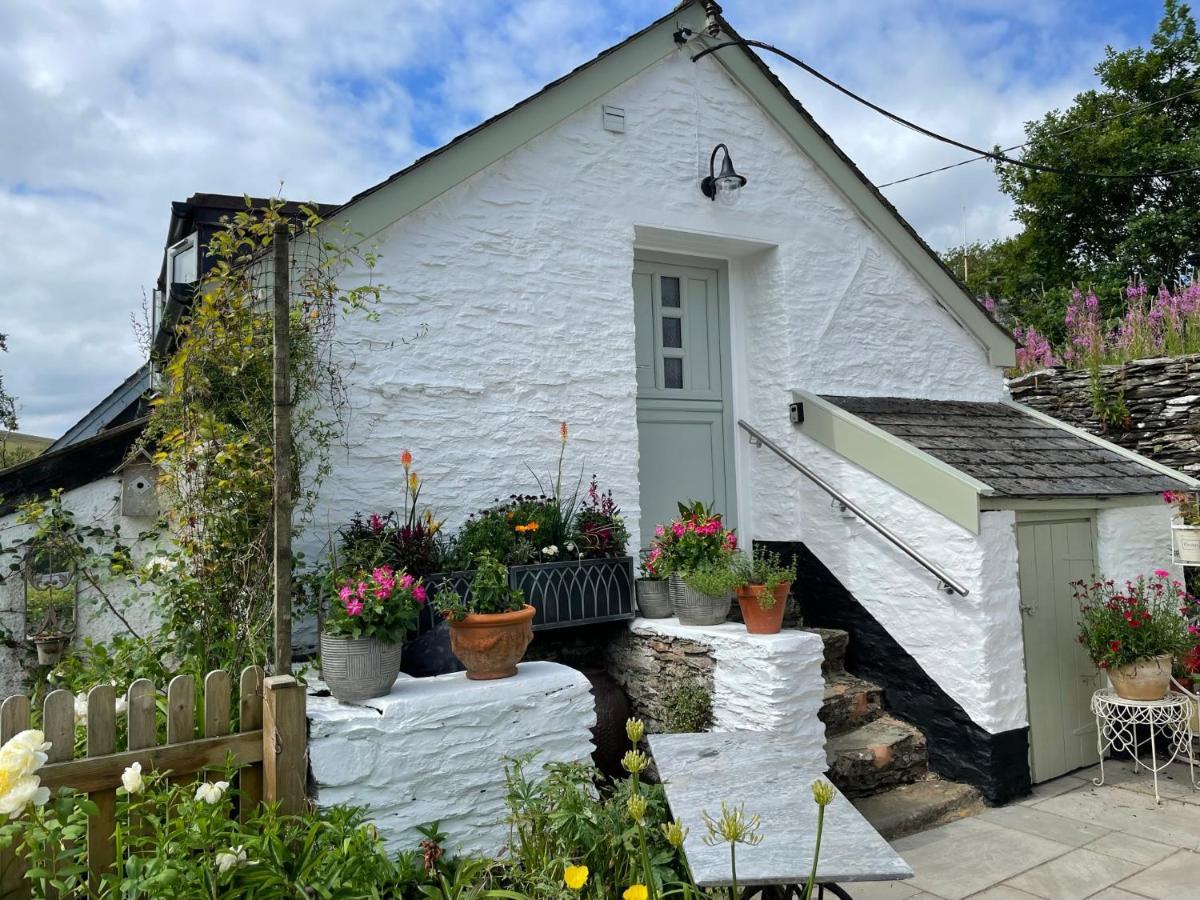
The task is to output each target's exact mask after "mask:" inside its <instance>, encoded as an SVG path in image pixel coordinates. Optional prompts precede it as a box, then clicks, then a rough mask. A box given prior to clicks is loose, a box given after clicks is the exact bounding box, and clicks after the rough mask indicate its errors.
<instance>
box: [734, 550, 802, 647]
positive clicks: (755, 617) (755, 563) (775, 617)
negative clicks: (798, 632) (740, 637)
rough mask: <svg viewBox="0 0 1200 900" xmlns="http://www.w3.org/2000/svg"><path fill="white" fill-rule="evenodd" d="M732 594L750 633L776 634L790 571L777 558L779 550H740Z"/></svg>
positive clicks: (791, 572) (784, 606)
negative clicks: (742, 551) (745, 552)
mask: <svg viewBox="0 0 1200 900" xmlns="http://www.w3.org/2000/svg"><path fill="white" fill-rule="evenodd" d="M734 573H735V574H736V575H737V583H736V585H735V587H734V594H735V595H736V596H737V601H738V606H739V607H740V608H741V610H742V619H743V620H744V621H745V623H746V630H747V631H748V632H750V633H751V634H776V633H778V631H779V629H780V628H782V627H783V614H784V613H785V612H786V611H787V597H788V591H789V590H791V587H792V578H793V577H794V574H795V573H794V572H793V570H792V569H789V568H788V567H787V566H785V565H783V563H781V562H780V559H779V554H778V553H772V552H770V551H769V550H763V549H761V548H760V549H757V550H755V551H754V553H753V554H752V555H746V554H740V555H739V556H738V557H737V559H736V561H735V562H734Z"/></svg>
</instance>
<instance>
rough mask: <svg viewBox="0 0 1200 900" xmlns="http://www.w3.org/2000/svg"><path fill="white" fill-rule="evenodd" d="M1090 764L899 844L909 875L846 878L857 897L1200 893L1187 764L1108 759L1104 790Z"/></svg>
mask: <svg viewBox="0 0 1200 900" xmlns="http://www.w3.org/2000/svg"><path fill="white" fill-rule="evenodd" d="M1098 771H1099V769H1098V768H1094V769H1086V770H1084V771H1081V772H1076V773H1075V774H1073V775H1066V776H1064V777H1062V778H1059V779H1056V780H1054V781H1050V782H1046V783H1045V784H1040V785H1038V786H1037V788H1035V789H1034V793H1033V795H1032V796H1030V797H1027V798H1026V799H1024V800H1021V801H1018V802H1017V803H1014V804H1012V805H1010V806H1005V807H1001V808H997V809H989V810H987V811H986V812H983V813H980V814H979V815H978V816H974V817H972V818H968V819H960V820H958V821H956V822H951V823H950V824H948V825H942V826H940V827H938V828H933V829H930V830H929V831H925V832H922V833H920V834H915V835H912V836H911V837H907V838H901V839H900V840H898V841H895V842H894V843H893V846H894V847H895V848H896V850H897V851H899V853H900V855H901V856H903V857H904V858H905V860H907V861H908V864H909V865H910V866H912V868H913V872H914V873H915V877H914V878H912V879H909V880H907V881H893V882H886V883H876V884H847V885H846V888H847V890H849V892H850V894H851V896H853V897H854V900H881V898H887V900H960V898H965V897H971V898H978V900H1031V898H1042V900H1083V898H1086V897H1091V898H1095V900H1144V898H1146V897H1152V898H1164V900H1166V898H1170V900H1185V898H1192V897H1197V898H1200V852H1198V851H1200V791H1192V790H1191V788H1190V786H1189V783H1188V769H1187V766H1181V765H1175V766H1172V767H1171V769H1170V770H1168V772H1167V773H1164V774H1163V775H1162V776H1160V777H1159V793H1160V794H1161V795H1162V797H1163V802H1162V804H1161V806H1158V807H1157V808H1156V807H1155V803H1154V794H1153V788H1152V784H1151V781H1150V778H1149V777H1147V776H1146V775H1133V774H1132V773H1131V772H1130V771H1129V764H1128V763H1127V762H1122V761H1112V762H1106V763H1105V774H1106V775H1107V778H1106V782H1107V783H1106V784H1105V786H1104V787H1095V786H1094V785H1093V784H1092V783H1091V779H1092V778H1093V777H1094V776H1095V775H1096V774H1097V773H1098Z"/></svg>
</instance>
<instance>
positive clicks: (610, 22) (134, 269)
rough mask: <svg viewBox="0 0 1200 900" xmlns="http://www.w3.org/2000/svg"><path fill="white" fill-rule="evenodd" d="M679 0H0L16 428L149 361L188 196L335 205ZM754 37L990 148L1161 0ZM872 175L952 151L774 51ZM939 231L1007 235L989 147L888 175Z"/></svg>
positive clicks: (47, 419) (56, 419) (1142, 36)
mask: <svg viewBox="0 0 1200 900" xmlns="http://www.w3.org/2000/svg"><path fill="white" fill-rule="evenodd" d="M671 5H673V0H663V2H661V3H656V2H650V0H638V2H634V0H607V2H594V3H586V2H578V0H575V2H567V0H504V2H501V0H406V2H405V0H388V2H374V3H371V4H349V3H337V2H328V0H325V2H316V0H294V2H290V3H288V4H275V3H257V4H246V3H244V2H240V0H209V2H205V3H189V4H184V3H179V2H151V0H140V2H139V0H56V2H55V3H52V4H34V3H16V2H10V3H7V4H5V9H4V15H3V20H4V25H5V27H4V28H3V29H0V247H3V250H2V251H0V284H3V285H4V287H3V289H2V291H0V332H5V333H7V334H8V335H9V348H10V352H9V353H8V354H7V355H5V356H4V357H2V358H0V371H3V373H4V380H5V384H6V386H7V387H8V388H9V389H10V390H11V391H12V392H13V393H15V394H16V395H17V396H18V399H19V401H20V414H21V428H22V430H24V431H29V432H34V433H40V434H47V435H58V434H60V433H61V432H62V431H64V430H65V429H66V428H67V427H68V426H70V425H71V424H72V422H74V421H75V420H76V419H77V418H78V417H79V416H80V415H81V414H82V413H84V412H85V411H86V410H87V409H89V408H90V407H91V406H92V405H94V404H95V403H96V402H97V401H99V400H100V399H101V398H102V397H103V396H104V395H105V394H106V393H107V392H108V391H109V390H111V389H112V388H113V387H115V386H116V385H117V384H118V383H120V381H121V380H122V379H123V378H124V377H125V376H126V375H128V374H129V372H131V371H132V370H133V369H134V368H136V366H137V365H138V364H139V363H140V361H141V357H142V351H141V349H140V348H139V347H138V344H137V341H136V340H135V338H134V330H133V327H132V321H131V320H138V319H141V318H142V314H143V313H142V310H143V299H144V296H145V295H146V294H148V293H149V291H150V288H151V286H152V283H153V280H154V278H155V277H156V275H157V271H158V265H159V261H160V254H161V252H162V243H163V238H164V236H165V231H166V227H167V216H168V213H169V209H170V202H171V201H172V200H180V199H184V198H185V197H187V196H189V195H191V194H192V193H194V192H197V191H209V192H221V193H232V194H241V193H250V194H257V195H270V194H274V193H276V192H277V191H278V190H279V186H280V184H281V183H283V184H284V185H285V193H286V194H287V195H288V196H289V197H294V198H299V199H315V200H319V201H324V202H339V201H342V200H345V199H347V198H348V197H349V196H351V195H352V194H354V193H356V192H357V191H359V190H362V189H363V188H365V187H367V186H369V185H371V184H374V183H375V182H377V181H379V180H381V179H383V178H385V177H386V176H387V175H389V174H390V173H392V172H394V171H395V170H397V169H399V168H401V167H403V166H404V165H406V164H407V163H409V162H411V161H412V160H413V159H414V158H415V157H416V156H419V155H420V154H421V153H423V152H426V151H428V150H430V149H432V148H434V147H436V146H438V145H439V144H441V143H443V142H444V141H446V140H447V139H449V138H451V137H453V136H454V135H456V134H458V133H460V132H461V131H463V130H465V129H467V128H470V127H471V126H472V125H474V124H476V123H477V122H479V121H480V120H481V119H483V118H486V117H488V116H491V115H493V114H495V113H496V112H498V111H500V110H502V109H504V108H506V107H508V106H509V105H511V104H512V103H515V102H516V101H518V100H520V99H522V98H523V97H525V96H527V95H528V94H529V93H531V92H533V91H534V90H536V89H537V88H539V87H540V86H541V85H543V84H545V83H546V82H548V81H551V80H553V79H555V78H557V77H559V76H560V75H562V74H563V73H565V72H566V71H568V70H569V69H571V68H573V67H574V66H576V65H578V64H580V63H581V62H583V61H585V60H587V59H589V58H590V57H592V56H594V55H595V54H596V53H597V52H599V51H600V50H603V49H604V48H605V47H607V46H609V45H611V44H613V43H615V42H617V41H619V40H620V39H622V38H623V37H624V36H626V35H627V34H629V33H631V32H633V31H635V30H637V29H639V28H641V27H643V26H644V25H646V24H647V23H648V22H650V21H652V20H653V19H654V18H656V17H658V16H660V15H662V14H664V13H665V12H666V11H668V9H669V8H670V6H671ZM723 6H724V9H725V14H726V17H727V18H728V19H729V20H730V22H731V23H732V24H733V26H734V27H735V28H737V29H738V30H739V31H740V32H741V33H742V35H743V36H745V37H750V38H758V39H761V40H767V41H770V42H772V43H775V44H778V45H779V46H781V47H783V48H784V49H787V50H789V51H791V52H793V53H795V54H797V55H799V56H801V57H802V58H804V59H806V60H807V61H809V62H810V63H812V64H813V65H815V66H816V67H817V68H819V69H822V70H823V71H825V72H827V73H828V74H830V75H832V76H834V77H835V78H837V79H839V80H841V81H843V82H844V83H845V84H847V85H848V86H850V87H852V88H853V89H855V90H857V91H859V92H860V93H862V94H864V95H866V96H868V97H870V98H871V99H873V100H876V101H877V102H879V103H881V104H882V105H884V106H887V107H889V108H892V109H894V110H895V111H897V112H899V113H900V114H902V115H905V116H907V117H909V118H911V119H914V120H916V121H918V122H921V123H922V124H925V125H927V126H929V127H931V128H934V129H936V130H940V131H942V132H944V133H948V134H951V135H953V136H955V137H958V138H960V139H963V140H965V141H968V142H970V143H976V144H978V145H982V146H990V145H992V144H993V143H1000V144H1005V145H1007V144H1015V143H1017V142H1019V140H1020V139H1021V136H1022V131H1021V123H1022V122H1023V121H1025V120H1027V119H1030V118H1034V117H1037V116H1039V115H1040V114H1041V113H1042V112H1044V111H1045V110H1046V109H1048V108H1051V107H1061V106H1063V105H1066V104H1067V103H1069V102H1070V99H1071V97H1072V96H1073V95H1074V94H1075V93H1077V92H1078V91H1079V90H1082V89H1085V88H1087V87H1089V86H1091V85H1093V84H1094V82H1095V79H1094V76H1093V74H1092V69H1093V67H1094V65H1095V63H1096V62H1097V61H1098V60H1099V59H1100V58H1101V55H1102V53H1103V49H1104V47H1105V45H1106V44H1112V45H1114V46H1116V47H1118V48H1124V47H1127V46H1129V45H1131V44H1137V43H1144V42H1145V41H1146V40H1147V38H1148V37H1149V35H1150V33H1151V32H1152V31H1153V29H1154V27H1155V25H1156V24H1157V21H1158V19H1159V17H1160V14H1161V5H1160V4H1159V3H1157V2H1148V0H1132V2H1118V0H1101V2H1083V0H1040V2H1038V3H1022V2H1017V3H1012V2H1000V0H957V2H951V0H861V2H855V3H849V2H844V3H828V2H823V3H822V2H809V0H727V2H725V3H724V4H723ZM768 61H769V62H770V64H771V65H772V67H773V68H774V69H775V70H776V71H777V72H778V73H779V74H780V76H781V77H782V78H783V79H784V80H785V82H786V83H787V84H788V85H789V87H790V88H791V89H792V90H793V91H794V92H795V93H796V95H797V96H798V97H799V98H800V99H801V101H802V102H803V103H804V104H805V105H806V106H807V107H808V108H809V110H810V111H811V112H812V113H813V114H814V115H815V116H816V118H817V120H818V121H819V122H821V124H822V125H823V126H824V127H825V128H826V130H828V131H829V132H830V133H831V134H832V135H833V136H834V138H835V139H836V140H837V141H838V142H839V143H840V144H841V146H842V147H843V148H844V149H845V150H846V151H847V152H848V153H849V154H850V156H851V157H852V158H854V159H855V161H856V162H858V163H859V165H860V166H861V167H862V168H863V170H864V171H865V172H866V173H867V175H868V176H869V177H870V178H872V179H874V180H875V181H876V182H877V183H883V182H887V181H891V180H894V179H896V178H902V177H904V176H906V175H910V174H913V173H915V172H919V171H921V170H923V169H928V168H933V167H935V166H938V165H944V164H946V163H949V162H955V161H957V160H959V159H961V158H962V154H961V153H960V152H959V151H957V150H954V149H953V148H950V147H946V146H940V145H938V144H936V143H933V142H930V141H928V140H927V139H924V138H921V137H919V136H917V135H915V134H913V133H912V132H908V131H906V130H903V129H900V128H898V127H897V126H894V125H891V124H889V123H887V122H886V121H884V120H882V119H880V118H879V117H877V116H875V115H874V114H872V113H869V112H867V111H866V110H863V109H861V108H859V107H856V106H854V105H853V104H852V103H851V102H850V101H849V100H847V99H846V98H844V97H841V96H840V95H838V94H836V93H835V92H833V91H832V90H830V89H829V88H827V87H825V86H823V85H820V84H819V83H817V82H815V81H813V80H812V79H811V78H809V77H808V76H806V75H804V74H803V73H800V72H797V71H794V70H792V69H791V68H790V67H789V66H788V65H787V64H786V63H784V62H783V61H782V60H768ZM887 194H888V196H889V198H890V199H891V200H892V201H893V202H894V203H896V205H897V206H898V207H899V208H900V210H901V211H902V212H903V213H904V214H905V216H907V217H908V218H909V220H910V221H911V222H912V223H913V224H914V225H915V226H916V228H917V229H918V231H920V232H921V233H922V234H923V235H924V236H925V238H926V239H927V240H928V241H929V242H930V243H931V244H933V246H934V247H937V248H944V247H947V246H950V245H952V244H954V243H957V242H959V241H960V240H961V239H962V238H963V237H964V236H966V237H967V238H969V239H972V240H974V239H987V238H993V237H1000V236H1003V235H1006V234H1010V233H1012V231H1013V230H1014V226H1013V224H1012V223H1011V220H1010V209H1011V207H1010V204H1009V203H1008V201H1007V199H1006V198H1005V197H1003V196H1002V195H1000V194H998V193H997V191H996V190H995V178H994V176H993V175H992V173H991V170H990V169H989V167H987V166H986V165H984V164H982V163H976V164H973V165H971V166H964V167H961V168H958V169H955V170H953V172H950V173H946V174H943V175H938V176H933V177H930V178H925V179H920V180H918V181H915V182H911V183H908V184H905V185H897V186H896V187H895V188H889V189H888V190H887Z"/></svg>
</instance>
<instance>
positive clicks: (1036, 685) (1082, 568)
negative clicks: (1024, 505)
mask: <svg viewBox="0 0 1200 900" xmlns="http://www.w3.org/2000/svg"><path fill="white" fill-rule="evenodd" d="M1093 546H1094V545H1093V542H1092V520H1091V519H1082V518H1073V519H1071V518H1064V519H1062V520H1051V521H1045V520H1043V521H1024V522H1023V521H1021V520H1020V519H1018V521H1017V553H1018V557H1019V560H1020V573H1021V576H1020V579H1021V619H1022V622H1023V631H1024V633H1025V684H1026V692H1027V694H1028V697H1029V748H1030V750H1029V763H1030V769H1031V771H1032V774H1033V780H1034V782H1035V783H1037V782H1040V781H1048V780H1049V779H1051V778H1057V777H1058V776H1059V775H1063V774H1065V773H1067V772H1071V771H1074V770H1075V769H1080V768H1083V767H1084V766H1090V765H1092V764H1094V763H1096V762H1098V761H1099V759H1100V757H1099V755H1098V754H1097V752H1096V720H1095V718H1094V717H1093V716H1092V713H1091V709H1090V708H1089V704H1090V702H1091V698H1092V693H1093V692H1094V691H1095V690H1096V689H1097V688H1098V687H1100V673H1099V671H1098V670H1097V669H1096V667H1095V665H1093V664H1092V661H1091V659H1089V658H1088V655H1087V653H1086V652H1085V651H1084V649H1083V647H1082V646H1080V644H1079V641H1078V639H1077V635H1078V634H1079V608H1078V604H1077V603H1076V601H1075V599H1074V590H1073V588H1072V587H1071V582H1072V581H1076V580H1078V579H1091V578H1092V577H1093V574H1094V572H1095V569H1096V560H1095V554H1094V552H1093Z"/></svg>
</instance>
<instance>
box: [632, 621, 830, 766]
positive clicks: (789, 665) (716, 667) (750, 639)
mask: <svg viewBox="0 0 1200 900" xmlns="http://www.w3.org/2000/svg"><path fill="white" fill-rule="evenodd" d="M664 639H665V641H667V642H675V641H686V642H688V644H695V645H700V646H702V647H707V648H708V649H709V655H710V656H711V665H710V666H702V667H698V669H699V670H701V671H705V672H706V674H707V675H708V677H711V679H712V714H713V726H712V730H713V731H776V732H780V733H783V734H789V735H793V736H795V737H797V738H800V739H801V740H800V742H799V744H800V746H801V747H802V748H803V749H802V752H803V753H804V754H806V759H807V761H808V762H809V763H811V764H812V767H813V769H812V770H813V771H814V772H817V771H824V768H825V765H826V760H825V725H824V723H823V722H822V721H821V720H820V718H819V713H820V710H821V703H822V700H823V697H824V690H825V680H824V678H823V677H822V675H821V662H822V660H823V659H824V656H825V645H824V643H823V642H822V641H821V638H820V637H819V636H818V635H816V634H814V633H813V632H810V631H798V630H795V629H790V628H788V629H784V630H783V631H781V632H779V633H778V634H750V633H749V632H747V631H746V627H745V626H744V625H740V624H737V623H734V622H727V623H725V624H724V625H713V626H706V627H693V626H687V625H680V624H679V620H678V619H635V620H634V621H633V623H632V625H631V626H630V633H629V634H628V635H626V636H625V638H624V639H623V640H621V641H618V642H617V643H616V644H615V645H614V646H613V647H612V648H611V649H610V654H609V670H610V671H611V672H612V673H613V677H614V678H616V679H617V680H618V681H619V682H621V683H622V684H623V685H625V686H626V687H627V689H628V690H630V693H631V696H632V695H633V694H634V692H635V690H636V687H637V686H636V685H634V684H632V683H633V682H636V681H638V680H639V679H642V678H653V677H657V676H659V675H660V674H661V673H662V666H661V665H659V664H658V660H657V659H655V657H657V656H658V654H659V653H661V652H664V651H666V652H669V650H668V648H666V647H663V646H661V644H662V643H663V640H664ZM661 687H662V689H663V690H666V689H667V687H668V686H666V685H663V686H661Z"/></svg>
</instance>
